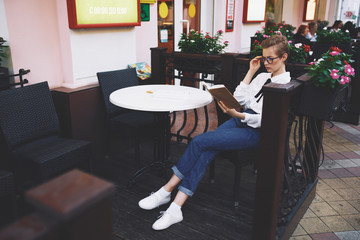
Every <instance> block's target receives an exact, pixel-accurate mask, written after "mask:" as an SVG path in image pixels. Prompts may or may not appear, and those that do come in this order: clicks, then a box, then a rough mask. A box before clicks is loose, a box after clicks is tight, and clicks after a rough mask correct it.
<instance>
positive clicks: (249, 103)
mask: <svg viewBox="0 0 360 240" xmlns="http://www.w3.org/2000/svg"><path fill="white" fill-rule="evenodd" d="M269 78H271V82H272V83H280V84H285V83H288V82H290V80H291V77H290V73H289V72H284V73H282V74H280V75H277V76H275V77H271V73H260V74H259V75H257V76H256V77H255V78H254V79H253V80H252V81H251V82H250V84H245V83H243V82H240V84H239V86H237V87H236V89H235V92H234V97H235V98H236V100H238V102H239V103H240V104H241V105H243V106H245V108H246V109H252V110H253V111H254V112H255V113H256V114H249V113H244V114H245V119H244V120H241V121H242V122H244V123H246V124H247V125H248V126H249V127H253V128H259V127H260V126H261V116H262V106H263V99H264V98H263V97H262V98H261V99H260V100H259V101H258V102H257V100H258V99H259V97H258V98H255V95H256V94H257V93H258V92H259V91H260V89H261V88H262V87H263V85H264V84H265V82H266V80H268V79H269Z"/></svg>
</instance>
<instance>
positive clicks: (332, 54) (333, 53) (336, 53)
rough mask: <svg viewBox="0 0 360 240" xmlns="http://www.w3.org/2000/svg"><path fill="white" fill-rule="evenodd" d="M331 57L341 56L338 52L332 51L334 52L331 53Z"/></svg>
mask: <svg viewBox="0 0 360 240" xmlns="http://www.w3.org/2000/svg"><path fill="white" fill-rule="evenodd" d="M330 55H331V56H336V55H339V52H337V51H332V52H330Z"/></svg>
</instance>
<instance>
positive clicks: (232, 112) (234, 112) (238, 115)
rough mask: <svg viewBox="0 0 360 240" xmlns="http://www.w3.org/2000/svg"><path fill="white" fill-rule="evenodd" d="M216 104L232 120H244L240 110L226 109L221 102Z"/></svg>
mask: <svg viewBox="0 0 360 240" xmlns="http://www.w3.org/2000/svg"><path fill="white" fill-rule="evenodd" d="M218 104H219V107H220V108H221V110H222V111H223V112H224V113H226V114H229V115H230V116H232V117H234V118H241V119H244V118H245V115H244V114H243V113H241V112H240V109H239V110H238V111H237V109H234V108H228V107H227V106H226V105H225V104H224V103H223V102H222V101H219V102H218Z"/></svg>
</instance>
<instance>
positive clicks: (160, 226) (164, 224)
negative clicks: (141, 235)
mask: <svg viewBox="0 0 360 240" xmlns="http://www.w3.org/2000/svg"><path fill="white" fill-rule="evenodd" d="M160 214H161V215H160V216H159V219H158V220H156V221H155V222H154V224H153V225H152V228H153V229H154V230H164V229H166V228H168V227H170V226H171V225H173V224H175V223H178V222H181V221H182V220H183V215H182V211H181V210H179V211H176V212H171V213H170V212H169V211H162V212H160Z"/></svg>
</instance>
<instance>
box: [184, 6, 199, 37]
mask: <svg viewBox="0 0 360 240" xmlns="http://www.w3.org/2000/svg"><path fill="white" fill-rule="evenodd" d="M183 19H184V20H188V21H189V29H190V30H191V29H194V30H197V31H199V30H200V0H183ZM186 27H187V26H186V23H184V24H183V28H184V29H183V32H184V33H186V31H187V29H186Z"/></svg>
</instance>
